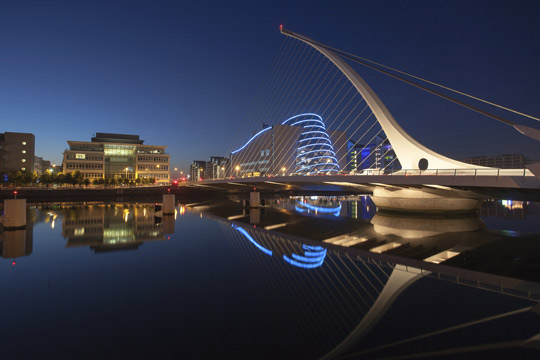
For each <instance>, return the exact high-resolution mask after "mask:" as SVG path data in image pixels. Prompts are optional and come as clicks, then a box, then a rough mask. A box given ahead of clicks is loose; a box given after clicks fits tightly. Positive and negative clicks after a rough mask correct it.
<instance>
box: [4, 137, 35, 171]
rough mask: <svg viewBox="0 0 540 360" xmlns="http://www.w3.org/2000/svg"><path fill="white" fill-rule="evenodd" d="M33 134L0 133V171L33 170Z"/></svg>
mask: <svg viewBox="0 0 540 360" xmlns="http://www.w3.org/2000/svg"><path fill="white" fill-rule="evenodd" d="M35 142H36V141H35V136H34V134H29V133H14V132H5V133H0V171H29V172H33V171H34V152H35Z"/></svg>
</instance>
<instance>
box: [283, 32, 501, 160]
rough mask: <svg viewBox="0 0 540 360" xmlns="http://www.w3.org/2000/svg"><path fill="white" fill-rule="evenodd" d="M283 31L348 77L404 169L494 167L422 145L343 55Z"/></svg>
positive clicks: (301, 36)
mask: <svg viewBox="0 0 540 360" xmlns="http://www.w3.org/2000/svg"><path fill="white" fill-rule="evenodd" d="M280 31H281V33H282V34H284V35H287V36H290V37H292V38H295V39H297V40H299V41H302V42H304V43H306V44H308V45H309V46H311V47H313V48H314V49H316V50H317V51H319V52H320V53H321V54H323V55H324V56H325V57H326V58H328V59H329V60H330V61H331V62H332V63H334V65H335V66H336V67H337V68H338V69H339V70H340V71H341V72H342V73H343V74H344V75H345V76H346V77H347V79H348V80H349V81H350V82H351V83H352V84H353V86H354V87H355V88H356V90H358V92H359V93H360V95H362V96H363V98H364V99H365V101H366V103H367V105H368V106H369V107H370V108H371V111H372V112H373V114H374V115H375V117H376V119H377V121H378V122H379V124H380V125H381V127H382V129H383V131H384V132H385V134H386V136H387V137H388V140H389V141H390V144H392V148H393V150H394V151H395V153H396V156H397V158H398V159H399V161H400V163H401V166H402V169H413V170H427V169H433V170H435V169H437V170H443V169H458V170H459V169H491V168H489V167H483V166H477V165H471V164H467V163H464V162H461V161H457V160H454V159H450V158H448V157H446V156H443V155H441V154H438V153H436V152H435V151H433V150H431V149H428V148H427V147H425V146H424V145H422V144H420V143H419V142H418V141H416V140H415V139H413V138H412V136H410V135H409V134H408V133H407V132H406V131H405V130H404V129H403V128H402V127H401V126H400V125H399V124H398V122H397V121H396V119H394V117H393V116H392V114H391V113H390V111H389V110H388V108H387V107H386V106H385V105H384V103H383V102H382V101H381V99H380V98H379V97H378V96H377V94H375V92H374V91H373V89H372V88H371V87H370V86H369V85H368V84H367V83H366V81H365V80H364V79H363V78H362V77H361V76H360V75H358V73H357V72H356V71H354V70H353V69H352V68H351V67H350V66H349V64H347V63H346V62H345V61H344V60H343V59H342V58H341V57H340V56H339V55H337V54H335V53H334V52H332V51H331V50H328V49H325V48H323V47H322V46H319V45H318V43H317V42H316V41H314V40H312V39H309V38H307V37H305V36H303V35H300V34H297V33H294V32H292V31H289V30H285V29H281V30H280Z"/></svg>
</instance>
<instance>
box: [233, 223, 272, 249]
mask: <svg viewBox="0 0 540 360" xmlns="http://www.w3.org/2000/svg"><path fill="white" fill-rule="evenodd" d="M232 228H233V229H235V230H238V231H239V232H240V233H241V234H242V235H244V236H245V237H246V239H248V240H249V241H251V243H252V244H253V245H255V246H256V247H257V248H258V249H259V250H261V251H262V252H263V253H265V254H266V255H270V256H272V250H268V249H267V248H265V247H263V246H261V245H260V244H259V243H258V242H256V241H255V239H253V237H251V235H249V233H248V232H247V231H246V230H245V229H243V228H241V227H239V226H236V225H234V224H232Z"/></svg>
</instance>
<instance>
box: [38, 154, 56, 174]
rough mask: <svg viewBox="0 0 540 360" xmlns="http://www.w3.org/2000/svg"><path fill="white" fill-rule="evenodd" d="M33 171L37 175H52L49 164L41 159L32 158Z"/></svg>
mask: <svg viewBox="0 0 540 360" xmlns="http://www.w3.org/2000/svg"><path fill="white" fill-rule="evenodd" d="M34 171H35V172H36V173H38V174H43V173H44V172H45V171H48V172H49V173H52V166H51V162H50V161H49V160H44V159H43V158H42V157H39V156H34Z"/></svg>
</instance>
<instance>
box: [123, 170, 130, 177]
mask: <svg viewBox="0 0 540 360" xmlns="http://www.w3.org/2000/svg"><path fill="white" fill-rule="evenodd" d="M128 169H129V168H125V169H124V170H125V171H126V179H127V172H128Z"/></svg>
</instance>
